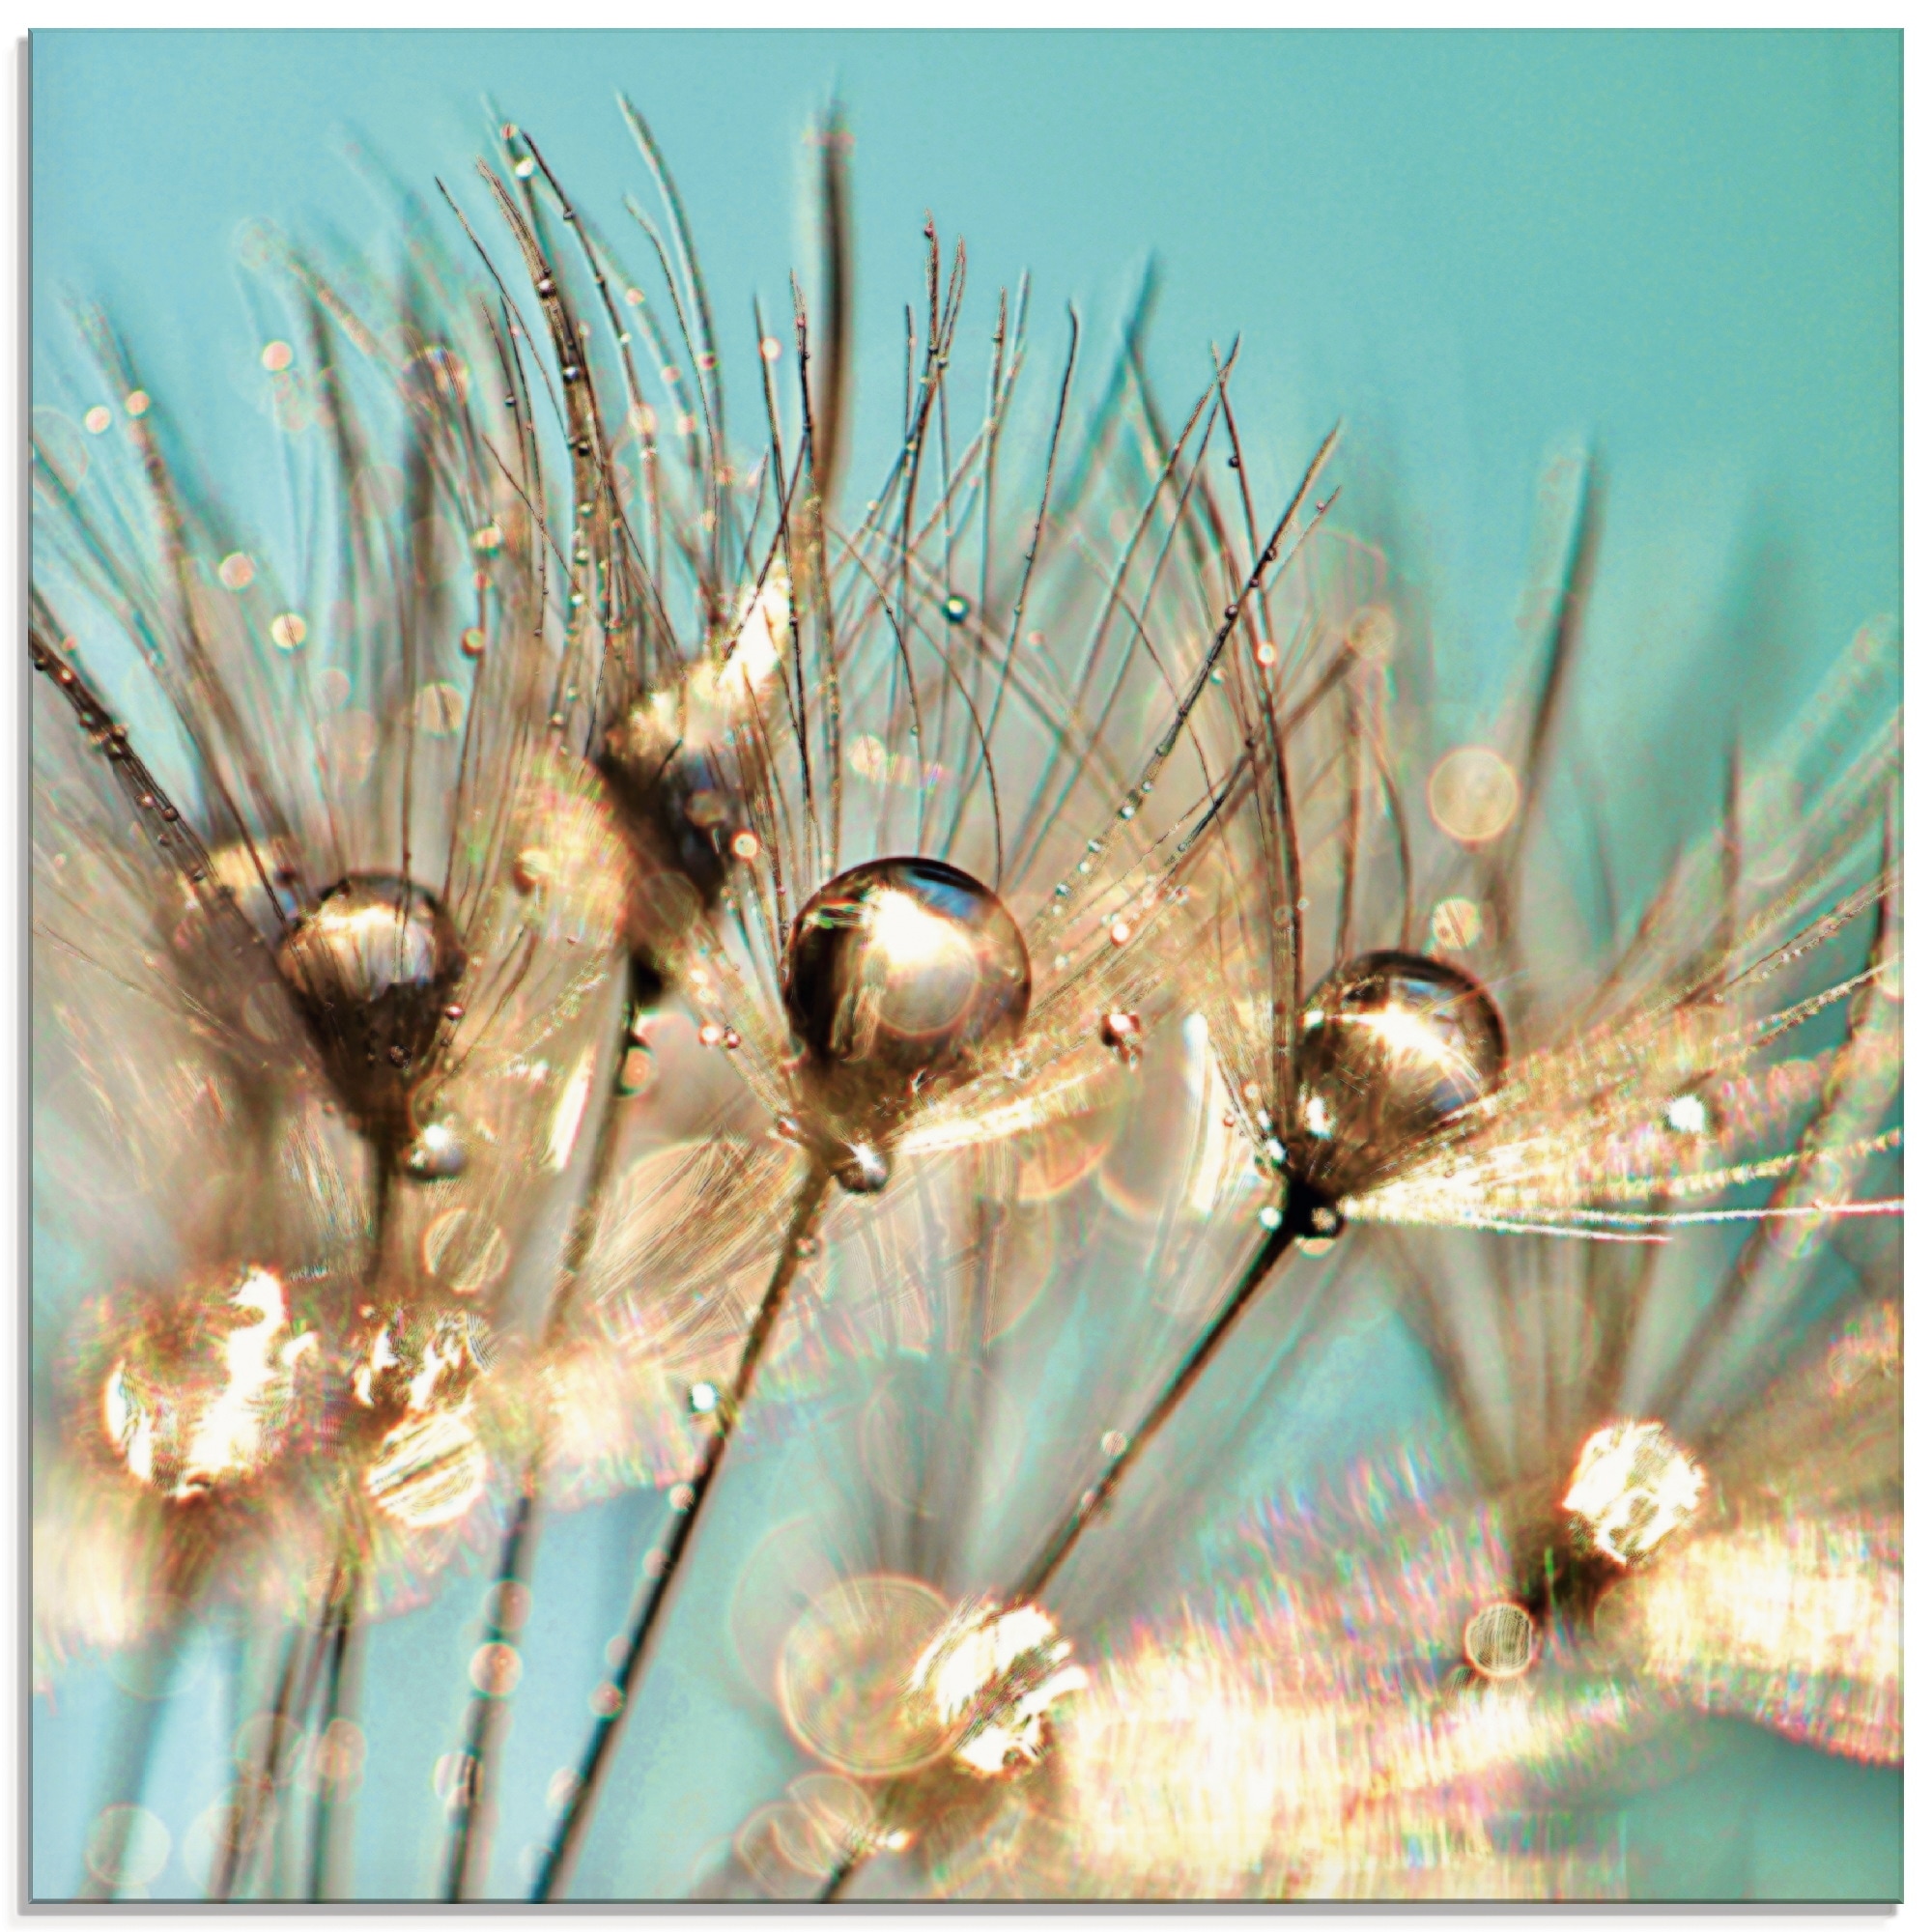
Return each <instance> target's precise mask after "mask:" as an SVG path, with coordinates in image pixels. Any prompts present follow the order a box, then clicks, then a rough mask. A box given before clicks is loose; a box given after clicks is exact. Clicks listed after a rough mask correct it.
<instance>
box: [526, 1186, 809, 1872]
mask: <svg viewBox="0 0 1932 1932" xmlns="http://www.w3.org/2000/svg"><path fill="white" fill-rule="evenodd" d="M831 1185H832V1177H831V1175H830V1173H829V1172H827V1170H826V1169H825V1168H824V1167H822V1166H820V1165H818V1164H817V1163H814V1164H813V1166H812V1169H811V1172H810V1174H809V1175H808V1176H807V1177H806V1179H805V1182H804V1184H803V1185H802V1186H801V1187H800V1189H799V1192H798V1199H797V1202H796V1203H795V1205H794V1206H793V1208H792V1216H791V1224H790V1226H789V1227H788V1228H787V1229H786V1230H785V1236H784V1246H783V1248H782V1249H781V1251H780V1254H779V1258H778V1263H777V1264H776V1266H774V1268H773V1269H772V1278H771V1282H770V1284H769V1285H768V1286H767V1288H766V1289H765V1293H764V1299H763V1300H762V1301H760V1302H759V1303H758V1312H757V1313H756V1315H754V1316H753V1318H752V1326H751V1331H750V1333H749V1334H747V1335H746V1337H745V1348H744V1352H743V1353H742V1354H741V1355H740V1356H739V1358H738V1372H737V1375H736V1377H735V1378H733V1380H732V1384H731V1390H730V1393H729V1395H728V1396H727V1397H726V1398H725V1401H724V1402H722V1403H721V1404H720V1405H719V1406H718V1410H717V1412H716V1418H715V1421H714V1423H713V1426H712V1434H711V1440H710V1442H709V1443H708V1444H707V1445H706V1447H705V1451H704V1460H703V1461H702V1462H701V1463H699V1464H698V1467H697V1472H696V1475H694V1476H693V1477H692V1478H691V1481H690V1484H689V1486H688V1487H689V1489H690V1492H691V1496H690V1500H689V1502H687V1503H686V1504H685V1506H684V1508H683V1509H681V1510H675V1511H674V1513H673V1515H672V1517H671V1525H670V1535H669V1536H668V1539H667V1540H666V1542H665V1544H664V1547H663V1548H662V1549H661V1550H660V1551H658V1552H657V1554H658V1561H657V1562H656V1563H655V1564H652V1565H651V1566H650V1574H649V1575H648V1576H647V1577H646V1578H645V1581H644V1584H643V1587H642V1590H641V1592H640V1593H639V1600H638V1604H637V1606H636V1608H635V1610H634V1612H633V1614H632V1619H631V1629H630V1635H629V1638H628V1640H627V1642H626V1644H625V1650H624V1660H623V1662H622V1663H620V1664H619V1665H618V1666H617V1669H616V1671H615V1673H614V1674H613V1675H612V1677H611V1683H610V1686H609V1689H610V1690H612V1691H613V1692H614V1693H615V1694H614V1696H613V1697H612V1698H611V1699H610V1700H609V1704H608V1708H606V1709H605V1710H603V1711H601V1712H600V1713H599V1715H598V1718H597V1720H596V1723H595V1724H594V1725H593V1726H592V1728H591V1732H590V1741H589V1743H588V1745H587V1746H586V1747H585V1748H584V1752H583V1759H582V1765H581V1766H580V1768H579V1771H578V1777H577V1788H576V1790H575V1791H574V1792H573V1793H572V1794H571V1798H570V1802H569V1804H567V1805H566V1806H565V1807H564V1812H563V1816H562V1817H561V1818H560V1819H559V1820H558V1821H557V1826H556V1830H555V1832H554V1833H553V1835H552V1837H551V1842H550V1846H549V1849H548V1850H547V1851H546V1853H545V1855H544V1861H543V1865H542V1868H541V1870H540V1871H539V1872H538V1874H537V1881H536V1885H535V1887H534V1889H532V1891H531V1893H530V1897H531V1899H532V1900H533V1901H537V1902H543V1901H547V1900H549V1899H550V1898H552V1897H554V1895H555V1894H556V1892H557V1891H558V1890H559V1889H561V1888H562V1887H563V1886H564V1885H565V1884H566V1883H567V1881H568V1878H569V1873H570V1866H571V1863H572V1861H574V1860H575V1858H576V1855H577V1851H578V1847H579V1845H580V1843H581V1842H582V1836H583V1833H584V1831H585V1829H586V1828H587V1827H588V1825H589V1823H590V1813H591V1809H592V1807H593V1806H594V1804H595V1803H596V1800H597V1792H598V1787H599V1785H600V1783H601V1781H602V1778H603V1774H604V1771H605V1769H606V1767H607V1765H608V1764H609V1762H610V1754H611V1746H612V1745H613V1744H614V1743H615V1742H616V1737H617V1730H618V1727H619V1726H620V1725H621V1724H622V1722H623V1720H624V1716H625V1713H626V1712H627V1711H629V1709H630V1707H631V1701H632V1698H633V1696H634V1694H635V1692H636V1690H637V1688H638V1686H639V1683H640V1682H641V1681H642V1678H643V1674H644V1664H645V1662H646V1661H647V1659H648V1655H649V1647H650V1640H651V1634H652V1632H653V1631H654V1630H655V1629H656V1628H657V1622H658V1613H659V1611H660V1610H661V1609H662V1608H663V1606H664V1605H665V1602H666V1600H667V1599H668V1596H669V1594H670V1587H671V1584H672V1582H673V1581H674V1580H675V1579H676V1577H677V1573H678V1568H679V1565H680V1564H681V1563H682V1561H683V1559H684V1553H685V1551H686V1550H687V1549H688V1548H690V1546H691V1542H692V1538H693V1536H694V1534H695V1533H696V1528H697V1520H698V1518H699V1517H701V1516H702V1515H703V1514H704V1504H705V1500H706V1498H707V1497H708V1496H709V1495H710V1493H711V1486H712V1482H713V1480H714V1479H715V1478H716V1476H717V1474H718V1471H719V1468H720V1466H721V1465H722V1464H723V1463H724V1461H725V1450H726V1449H728V1448H729V1447H730V1444H731V1435H732V1432H733V1430H734V1429H735V1428H736V1427H737V1423H738V1420H739V1418H740V1417H741V1416H742V1415H743V1413H744V1411H745V1406H746V1405H747V1403H749V1402H750V1400H751V1397H752V1389H753V1383H754V1382H755V1380H756V1378H757V1373H758V1365H759V1363H760V1361H761V1360H762V1359H763V1357H764V1352H765V1350H766V1348H767V1347H768V1345H769V1344H770V1342H771V1338H772V1334H773V1332H774V1330H775V1329H776V1328H777V1327H778V1321H779V1317H780V1315H781V1314H782V1313H783V1310H784V1304H785V1299H786V1297H787V1295H788V1294H789V1293H790V1292H791V1285H792V1283H793V1281H794V1280H795V1279H796V1278H797V1275H798V1264H799V1261H800V1259H801V1256H800V1248H801V1246H802V1245H803V1243H804V1242H805V1241H806V1239H807V1237H808V1236H810V1233H811V1229H812V1226H813V1224H814V1223H815V1222H816V1221H817V1219H818V1215H819V1210H820V1209H821V1208H823V1207H824V1205H825V1197H826V1193H827V1191H828V1190H829V1189H830V1187H831Z"/></svg>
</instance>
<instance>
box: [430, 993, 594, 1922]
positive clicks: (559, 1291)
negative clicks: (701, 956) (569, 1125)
mask: <svg viewBox="0 0 1932 1932" xmlns="http://www.w3.org/2000/svg"><path fill="white" fill-rule="evenodd" d="M631 1024H632V1009H631V1008H630V1006H629V1005H628V1004H627V1006H626V1009H625V1014H624V1029H623V1033H622V1035H621V1037H619V1039H618V1041H617V1057H616V1062H615V1064H614V1065H613V1066H612V1068H611V1089H610V1092H609V1093H608V1094H606V1095H605V1100H604V1109H603V1112H602V1114H601V1115H600V1116H599V1118H598V1122H597V1140H596V1144H595V1146H594V1147H593V1148H592V1150H591V1154H590V1174H589V1178H588V1180H587V1181H586V1183H585V1186H584V1190H583V1199H582V1201H581V1202H580V1203H579V1204H578V1209H577V1217H576V1220H575V1221H574V1222H573V1224H572V1226H571V1232H570V1239H569V1242H568V1243H567V1245H566V1246H565V1248H564V1252H563V1259H562V1263H561V1264H560V1266H559V1268H558V1271H557V1282H556V1287H555V1289H554V1292H553V1293H552V1295H551V1302H550V1310H549V1313H548V1315H547V1317H546V1318H545V1323H544V1328H545V1340H546V1343H548V1342H550V1341H552V1340H554V1338H555V1337H556V1336H557V1335H558V1334H559V1333H560V1332H561V1330H562V1327H563V1323H564V1321H565V1318H566V1317H567V1315H568V1313H569V1310H570V1305H571V1302H572V1299H573V1293H574V1291H575V1289H576V1287H577V1282H578V1278H579V1277H580V1275H582V1271H583V1264H584V1262H585V1260H586V1259H587V1257H588V1255H589V1253H590V1243H591V1241H592V1239H593V1238H594V1237H595V1236H596V1233H597V1224H598V1221H599V1219H600V1218H601V1216H602V1214H603V1209H604V1196H605V1193H606V1191H607V1190H608V1189H609V1187H610V1184H611V1174H612V1173H613V1172H614V1170H615V1168H616V1157H617V1146H618V1143H619V1142H620V1141H621V1140H622V1138H623V1135H622V1132H621V1127H622V1123H623V1119H624V1108H623V1105H622V1101H623V1097H624V1091H625V1090H624V1059H625V1055H626V1053H627V1052H628V1050H629V1046H630V1039H631ZM546 1448H547V1438H546V1436H545V1435H539V1436H538V1438H537V1441H536V1443H535V1444H534V1446H533V1447H532V1448H531V1450H530V1454H529V1460H528V1461H527V1462H526V1463H525V1464H524V1480H523V1485H522V1487H521V1489H520V1490H519V1492H518V1495H517V1507H516V1511H515V1513H514V1514H513V1515H512V1517H511V1519H510V1526H509V1528H508V1529H507V1530H506V1531H505V1532H504V1536H503V1544H502V1548H501V1551H500V1552H499V1554H498V1556H497V1576H496V1587H495V1589H494V1590H493V1591H492V1592H491V1594H490V1596H489V1598H488V1599H487V1600H486V1602H487V1605H488V1608H487V1610H486V1613H485V1617H484V1633H483V1640H484V1642H485V1643H487V1644H505V1643H508V1644H514V1642H515V1641H516V1633H517V1630H518V1629H519V1627H520V1625H521V1619H520V1618H519V1617H518V1616H516V1615H515V1614H514V1612H513V1610H512V1607H511V1604H512V1599H513V1598H514V1597H515V1595H516V1587H515V1586H517V1585H519V1584H521V1583H522V1582H523V1580H524V1578H525V1577H526V1575H527V1574H528V1572H529V1566H530V1560H531V1558H532V1556H533V1555H534V1554H535V1550H536V1541H537V1520H538V1510H537V1495H538V1491H539V1490H540V1488H541V1487H542V1483H543V1465H544V1457H545V1453H546ZM486 1681H487V1680H486ZM502 1719H503V1700H502V1699H501V1698H500V1697H493V1696H490V1695H488V1694H486V1693H485V1691H484V1690H481V1689H480V1688H479V1689H476V1690H472V1691H471V1693H470V1698H469V1710H468V1712H467V1713H466V1716H465V1721H464V1730H463V1748H462V1751H461V1753H460V1754H459V1756H458V1760H457V1780H456V1791H455V1796H454V1804H455V1815H454V1817H453V1818H452V1819H451V1821H450V1828H449V1849H448V1854H447V1857H446V1858H445V1860H444V1861H443V1880H442V1895H443V1897H444V1898H445V1899H446V1900H448V1901H449V1902H450V1903H451V1904H455V1903H457V1902H458V1901H460V1900H462V1899H463V1898H465V1897H467V1896H468V1895H469V1892H470V1890H471V1889H472V1888H474V1887H475V1886H476V1885H477V1883H478V1882H479V1881H480V1880H481V1878H482V1877H483V1875H484V1873H485V1872H486V1871H487V1870H488V1867H489V1860H490V1824H491V1817H490V1804H491V1799H492V1795H493V1792H494V1788H495V1784H496V1754H497V1746H498V1744H499V1743H500V1742H501V1739H502V1734H503V1721H502Z"/></svg>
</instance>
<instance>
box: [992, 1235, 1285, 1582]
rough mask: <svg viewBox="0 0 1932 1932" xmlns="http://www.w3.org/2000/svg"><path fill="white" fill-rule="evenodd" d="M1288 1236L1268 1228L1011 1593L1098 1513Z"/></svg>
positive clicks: (1044, 1571) (1047, 1566) (1044, 1572)
mask: <svg viewBox="0 0 1932 1932" xmlns="http://www.w3.org/2000/svg"><path fill="white" fill-rule="evenodd" d="M1293 1238H1294V1236H1293V1233H1292V1232H1291V1230H1290V1229H1289V1228H1288V1227H1287V1226H1283V1227H1279V1228H1276V1229H1274V1230H1273V1231H1272V1232H1271V1233H1270V1234H1269V1236H1268V1237H1267V1239H1266V1240H1265V1241H1264V1242H1263V1243H1262V1245H1261V1248H1260V1249H1259V1250H1258V1251H1257V1253H1256V1255H1255V1258H1254V1260H1253V1261H1251V1262H1250V1263H1249V1264H1248V1265H1247V1267H1246V1268H1245V1269H1244V1270H1243V1271H1242V1274H1241V1278H1240V1280H1239V1281H1238V1282H1236V1284H1235V1290H1234V1293H1232V1294H1230V1295H1229V1297H1228V1298H1227V1300H1226V1301H1224V1302H1223V1303H1222V1304H1221V1312H1220V1313H1219V1314H1218V1315H1216V1316H1215V1318H1214V1320H1213V1321H1211V1322H1210V1323H1209V1324H1208V1327H1207V1328H1206V1329H1205V1330H1204V1331H1203V1332H1202V1334H1201V1336H1200V1338H1199V1339H1198V1340H1197V1341H1196V1342H1195V1344H1194V1346H1193V1348H1191V1349H1190V1350H1188V1351H1187V1353H1186V1354H1185V1356H1183V1357H1182V1358H1181V1362H1180V1366H1179V1368H1177V1369H1176V1370H1175V1372H1174V1374H1173V1376H1172V1377H1171V1378H1169V1380H1168V1384H1167V1386H1166V1388H1164V1389H1163V1390H1162V1391H1161V1392H1160V1394H1159V1395H1158V1396H1157V1397H1156V1398H1155V1400H1154V1404H1153V1406H1152V1407H1151V1408H1150V1409H1149V1410H1148V1412H1147V1413H1146V1415H1144V1416H1143V1417H1142V1418H1141V1420H1140V1424H1139V1426H1138V1427H1137V1428H1136V1429H1135V1430H1134V1432H1133V1434H1132V1435H1130V1436H1129V1437H1128V1438H1127V1446H1126V1447H1125V1448H1124V1449H1122V1451H1121V1453H1120V1454H1119V1455H1118V1456H1116V1457H1115V1458H1114V1460H1113V1462H1112V1463H1109V1464H1108V1466H1107V1471H1106V1473H1105V1474H1104V1475H1103V1476H1102V1477H1101V1478H1100V1480H1099V1481H1098V1482H1097V1483H1096V1484H1094V1487H1093V1488H1092V1489H1091V1490H1089V1491H1088V1492H1086V1494H1085V1495H1083V1496H1082V1497H1081V1498H1080V1500H1079V1501H1078V1502H1077V1503H1075V1504H1074V1506H1073V1509H1072V1513H1071V1514H1070V1515H1069V1516H1068V1517H1067V1518H1066V1520H1065V1522H1063V1523H1062V1524H1061V1525H1060V1527H1059V1528H1058V1529H1057V1530H1056V1531H1055V1532H1054V1533H1053V1535H1052V1536H1050V1537H1049V1538H1048V1539H1047V1541H1046V1543H1045V1544H1044V1545H1043V1546H1042V1548H1041V1549H1040V1552H1039V1554H1038V1555H1037V1556H1036V1557H1035V1558H1034V1560H1033V1563H1032V1564H1031V1566H1030V1567H1029V1568H1028V1570H1027V1571H1026V1574H1025V1575H1024V1576H1023V1577H1021V1578H1020V1581H1019V1584H1018V1587H1017V1588H1016V1589H1015V1590H1014V1592H1013V1595H1014V1596H1015V1598H1029V1597H1037V1596H1038V1595H1039V1593H1040V1591H1042V1590H1043V1589H1045V1587H1046V1586H1047V1584H1048V1582H1050V1581H1051V1580H1052V1578H1053V1577H1054V1575H1055V1573H1056V1572H1057V1571H1058V1570H1059V1569H1060V1566H1061V1565H1062V1564H1063V1563H1065V1561H1066V1559H1067V1558H1068V1557H1069V1556H1070V1555H1072V1553H1073V1550H1074V1547H1075V1545H1077V1544H1078V1543H1079V1541H1080V1538H1081V1536H1082V1535H1083V1534H1084V1533H1085V1531H1086V1530H1087V1527H1088V1525H1089V1524H1090V1523H1092V1522H1094V1520H1096V1519H1097V1518H1098V1517H1099V1515H1100V1514H1101V1512H1102V1511H1103V1510H1104V1509H1105V1507H1106V1505H1107V1503H1108V1501H1109V1499H1110V1498H1111V1497H1112V1496H1113V1493H1114V1492H1115V1491H1116V1490H1117V1489H1119V1488H1120V1486H1121V1484H1122V1481H1123V1480H1124V1479H1125V1477H1126V1473H1127V1471H1128V1470H1129V1469H1131V1468H1132V1467H1133V1465H1134V1464H1135V1463H1137V1462H1138V1461H1139V1460H1140V1457H1141V1452H1142V1451H1143V1450H1145V1449H1146V1448H1147V1446H1148V1444H1149V1443H1150V1442H1151V1441H1152V1440H1153V1438H1154V1437H1155V1436H1156V1435H1158V1434H1159V1433H1160V1431H1161V1429H1162V1428H1163V1427H1164V1426H1165V1425H1166V1422H1167V1419H1168V1418H1169V1417H1170V1416H1171V1415H1172V1414H1173V1413H1174V1411H1175V1410H1176V1409H1177V1408H1179V1406H1180V1405H1181V1403H1182V1401H1183V1400H1185V1398H1186V1395H1187V1392H1188V1390H1189V1389H1191V1388H1192V1387H1193V1386H1194V1384H1195V1383H1196V1382H1197V1381H1198V1380H1199V1379H1200V1378H1201V1374H1202V1371H1203V1370H1204V1369H1206V1368H1207V1366H1208V1363H1209V1362H1210V1361H1212V1360H1213V1358H1214V1355H1215V1352H1216V1350H1219V1348H1220V1346H1221V1344H1222V1343H1223V1342H1225V1341H1226V1340H1227V1339H1228V1337H1229V1335H1230V1334H1232V1333H1233V1332H1234V1327H1235V1324H1236V1322H1237V1321H1239V1320H1240V1319H1241V1317H1242V1316H1243V1315H1244V1314H1245V1313H1246V1312H1247V1309H1248V1304H1249V1303H1250V1302H1251V1301H1253V1300H1254V1298H1255V1296H1256V1294H1257V1293H1260V1291H1261V1289H1262V1288H1263V1286H1264V1284H1265V1283H1266V1281H1267V1279H1268V1276H1269V1275H1270V1274H1272V1273H1273V1271H1274V1264H1275V1263H1276V1262H1278V1261H1279V1260H1280V1259H1281V1258H1282V1256H1283V1254H1284V1253H1286V1251H1287V1249H1288V1247H1289V1244H1290V1243H1291V1242H1292V1241H1293Z"/></svg>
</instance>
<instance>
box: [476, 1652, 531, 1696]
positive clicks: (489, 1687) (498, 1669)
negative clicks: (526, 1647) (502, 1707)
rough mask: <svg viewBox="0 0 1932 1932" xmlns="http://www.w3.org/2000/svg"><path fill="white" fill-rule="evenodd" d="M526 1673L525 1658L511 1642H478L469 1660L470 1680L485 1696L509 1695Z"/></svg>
mask: <svg viewBox="0 0 1932 1932" xmlns="http://www.w3.org/2000/svg"><path fill="white" fill-rule="evenodd" d="M523 1675H524V1660H523V1659H522V1658H521V1657H519V1656H518V1655H517V1648H516V1646H515V1645H514V1644H509V1643H484V1644H478V1645H477V1647H476V1650H475V1653H474V1655H473V1656H472V1657H471V1658H470V1660H469V1681H470V1683H471V1684H473V1685H474V1686H475V1687H476V1690H477V1692H478V1694H479V1695H481V1696H484V1697H507V1696H509V1695H510V1694H511V1693H512V1692H513V1691H514V1690H516V1688H517V1686H518V1684H519V1683H520V1682H521V1681H522V1679H523Z"/></svg>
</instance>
